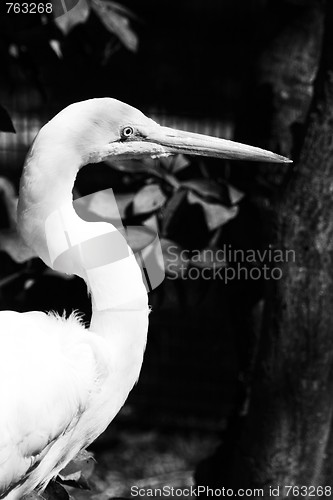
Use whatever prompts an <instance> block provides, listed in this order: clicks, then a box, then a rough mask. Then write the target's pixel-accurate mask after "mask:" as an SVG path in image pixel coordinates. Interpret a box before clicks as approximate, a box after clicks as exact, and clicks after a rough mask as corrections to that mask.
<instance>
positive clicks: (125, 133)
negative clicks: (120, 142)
mask: <svg viewBox="0 0 333 500" xmlns="http://www.w3.org/2000/svg"><path fill="white" fill-rule="evenodd" d="M133 134H134V130H133V128H132V127H124V128H123V130H122V131H121V136H122V138H123V139H127V138H128V137H131V135H133Z"/></svg>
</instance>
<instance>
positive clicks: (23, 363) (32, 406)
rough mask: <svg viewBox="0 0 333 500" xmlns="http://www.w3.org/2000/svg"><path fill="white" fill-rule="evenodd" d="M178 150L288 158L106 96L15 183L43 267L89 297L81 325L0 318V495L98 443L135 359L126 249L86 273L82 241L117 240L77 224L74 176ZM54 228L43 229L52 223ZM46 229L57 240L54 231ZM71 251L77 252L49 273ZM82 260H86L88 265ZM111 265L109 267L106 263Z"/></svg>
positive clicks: (143, 329)
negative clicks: (74, 279)
mask: <svg viewBox="0 0 333 500" xmlns="http://www.w3.org/2000/svg"><path fill="white" fill-rule="evenodd" d="M177 152H184V153H190V154H204V155H206V156H216V157H227V158H253V159H257V160H267V161H287V160H286V159H285V158H282V157H279V156H277V155H274V154H273V153H270V152H267V151H263V150H260V149H258V148H251V147H250V146H243V145H240V144H237V143H233V142H230V141H224V140H223V139H215V138H210V137H207V136H201V135H198V134H187V133H184V132H181V131H174V130H172V129H168V128H166V127H160V126H159V125H158V124H156V123H155V122H153V121H152V120H150V119H149V118H147V117H146V116H144V115H143V114H142V113H141V112H140V111H138V110H136V109H135V108H132V107H131V106H128V105H126V104H124V103H121V102H119V101H116V100H114V99H109V98H105V99H93V100H90V101H84V102H81V103H76V104H73V105H71V106H69V107H68V108H66V109H65V110H63V111H62V112H60V113H59V114H58V115H57V116H56V117H55V118H53V120H51V121H50V122H49V123H48V124H46V125H45V126H44V127H43V128H42V130H41V131H40V133H39V134H38V136H37V138H36V139H35V141H34V144H33V146H32V148H31V151H30V153H29V155H28V157H27V160H26V163H25V166H24V171H23V175H22V179H21V185H20V196H19V206H18V229H19V232H20V234H21V236H22V238H23V240H24V241H25V243H26V244H27V245H28V246H29V247H30V248H31V249H32V250H33V251H35V252H36V253H37V254H38V255H39V256H40V257H41V258H42V259H43V260H44V262H45V263H46V264H47V265H49V266H51V267H52V266H53V267H54V266H55V267H57V266H58V267H57V269H58V270H61V271H64V272H67V273H73V274H77V275H78V276H81V277H82V278H83V279H84V280H85V281H86V283H87V286H88V288H89V291H90V293H91V298H92V309H93V314H92V321H91V325H90V328H89V329H87V328H85V327H84V326H83V325H82V324H81V323H80V319H79V318H78V317H77V316H75V314H72V315H71V316H70V318H69V319H67V320H65V319H64V318H61V317H57V316H55V315H53V314H45V313H42V312H30V313H22V314H20V313H16V312H11V311H2V312H0V322H1V334H0V401H1V409H0V498H4V499H7V500H18V499H19V498H22V496H24V495H26V494H28V493H30V492H31V491H32V490H33V489H35V488H37V489H40V490H43V488H45V487H46V486H47V484H48V482H49V481H50V480H51V479H52V478H54V477H55V476H56V475H57V474H58V473H59V471H60V470H61V469H62V468H63V467H64V466H65V465H66V464H67V463H68V462H69V461H70V460H71V459H73V458H74V457H75V455H76V454H77V453H78V452H79V451H80V450H82V449H84V448H85V447H86V446H88V445H89V444H90V443H91V442H92V441H93V440H94V439H96V437H97V436H98V435H99V434H101V433H102V432H103V431H104V430H105V428H106V427H107V425H108V424H109V423H110V421H111V420H112V419H113V418H114V416H115V415H116V414H117V412H118V411H119V409H120V408H121V406H122V405H123V404H124V402H125V400H126V398H127V396H128V393H129V391H130V390H131V389H132V387H133V385H134V384H135V382H136V380H137V378H138V376H139V372H140V368H141V364H142V359H143V353H144V348H145V345H146V337H147V329H148V314H149V309H148V301H147V293H146V290H145V287H144V284H143V281H142V275H141V270H140V268H139V266H138V265H137V262H136V259H135V257H134V255H133V253H132V252H131V250H130V249H129V248H128V247H127V243H126V242H125V240H124V241H123V244H124V245H125V246H126V248H127V249H128V255H127V256H125V257H124V258H123V259H121V260H118V261H116V262H111V263H109V264H105V263H103V265H101V263H100V261H99V256H98V254H97V255H94V256H93V257H94V258H95V265H94V266H93V267H91V265H90V267H89V266H87V264H86V262H87V258H86V257H87V255H85V251H86V250H85V247H84V242H85V241H88V240H90V239H93V238H96V237H97V236H98V235H100V234H108V233H114V232H115V231H116V229H115V228H114V227H113V226H112V225H110V224H106V223H89V222H85V221H83V220H81V219H80V218H79V217H78V216H77V214H76V213H75V211H74V209H73V206H72V188H73V184H74V181H75V177H76V175H77V172H78V170H79V169H80V168H81V167H82V166H83V165H84V164H86V163H95V162H98V161H101V160H103V159H104V158H106V157H108V156H111V155H112V156H114V157H118V159H121V158H131V157H137V156H147V155H149V156H155V157H156V156H162V155H168V154H174V153H177ZM52 218H54V220H61V221H62V222H61V224H60V226H59V224H58V223H57V224H58V226H59V227H60V229H59V227H58V226H57V224H56V223H55V226H54V227H53V226H52V227H51V230H50V227H49V222H50V220H51V221H52V220H53V219H52ZM53 229H54V231H53ZM62 232H63V234H64V235H66V241H67V243H68V246H69V247H70V246H71V245H78V246H79V249H80V250H79V252H78V253H71V252H69V253H68V255H67V258H66V259H65V260H63V261H62V264H61V265H60V269H59V263H58V264H55V256H57V254H59V251H60V252H61V251H64V244H63V243H61V241H60V240H61V239H62V237H63V234H62ZM91 257H92V256H91V255H90V256H89V262H90V264H91ZM111 260H112V259H111Z"/></svg>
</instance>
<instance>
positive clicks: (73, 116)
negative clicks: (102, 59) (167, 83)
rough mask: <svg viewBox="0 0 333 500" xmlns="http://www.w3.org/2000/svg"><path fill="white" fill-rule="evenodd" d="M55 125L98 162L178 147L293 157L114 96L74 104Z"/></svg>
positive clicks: (220, 154)
mask: <svg viewBox="0 0 333 500" xmlns="http://www.w3.org/2000/svg"><path fill="white" fill-rule="evenodd" d="M53 126H54V127H56V130H57V135H58V137H59V140H61V144H62V145H64V144H66V141H67V142H68V145H69V144H70V147H71V148H75V150H76V152H77V153H78V154H79V155H80V157H81V163H82V164H87V163H98V162H100V161H103V160H105V159H106V158H108V157H112V159H113V160H117V159H119V160H123V159H131V158H140V157H147V156H148V157H149V156H150V157H155V158H158V157H161V156H168V155H172V154H177V153H183V154H190V155H201V156H211V157H216V158H226V159H238V160H255V161H270V162H284V163H285V162H290V160H288V159H287V158H285V157H283V156H280V155H277V154H274V153H272V152H270V151H266V150H263V149H260V148H256V147H253V146H248V145H245V144H240V143H237V142H234V141H229V140H226V139H220V138H216V137H211V136H207V135H203V134H196V133H191V132H185V131H182V130H177V129H173V128H169V127H163V126H160V125H159V124H158V123H156V122H155V121H154V120H152V119H150V118H148V117H147V116H145V115H144V114H143V113H142V112H141V111H139V110H137V109H136V108H133V107H132V106H129V105H128V104H125V103H123V102H120V101H117V100H116V99H111V98H99V99H90V100H88V101H83V102H78V103H75V104H72V105H70V106H68V107H67V108H65V109H64V110H63V111H61V112H60V113H59V114H58V115H57V116H55V117H54V118H53V119H52V120H51V121H50V122H49V124H47V125H46V127H44V128H45V129H46V131H48V130H47V129H48V128H50V127H53ZM59 134H60V136H59Z"/></svg>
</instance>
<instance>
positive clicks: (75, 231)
mask: <svg viewBox="0 0 333 500" xmlns="http://www.w3.org/2000/svg"><path fill="white" fill-rule="evenodd" d="M50 158H51V160H50ZM44 160H45V162H44V161H43V158H41V157H40V156H39V157H38V161H35V158H34V154H31V155H30V157H29V158H28V159H27V161H26V164H25V167H24V172H23V176H22V179H21V185H20V198H19V207H18V227H19V231H20V233H21V235H22V237H23V239H24V240H25V242H26V243H27V244H28V245H29V246H30V247H31V248H32V249H34V250H35V251H36V252H37V253H38V255H40V257H41V258H42V260H43V261H44V262H45V263H46V264H47V265H48V266H50V267H53V268H56V269H57V270H59V271H63V272H66V273H72V274H77V275H78V276H80V277H82V278H83V279H84V280H85V281H86V284H87V287H88V289H89V291H90V293H91V298H92V308H93V316H92V321H91V329H93V331H95V332H96V333H99V334H100V335H103V336H108V335H109V334H110V332H113V334H114V332H115V328H116V330H117V331H118V332H119V331H120V332H121V331H123V332H124V334H125V332H131V331H132V330H136V331H137V330H138V327H140V325H142V328H143V330H145V332H146V331H147V316H148V299H147V292H146V289H145V286H144V284H143V280H142V274H141V270H140V268H139V266H138V264H137V262H136V259H135V256H134V255H133V253H132V251H131V249H130V248H129V247H128V245H127V243H126V242H125V240H124V239H123V237H122V236H121V235H120V233H119V232H118V231H117V229H116V228H114V226H112V225H111V224H107V223H104V222H96V223H92V222H86V221H83V220H82V219H80V218H79V217H78V215H77V214H76V212H75V211H74V209H73V205H72V188H73V185H74V182H75V178H76V175H77V172H78V170H79V168H80V166H81V165H80V161H79V159H78V158H77V157H76V156H75V154H69V153H68V152H66V158H59V155H58V156H57V157H56V156H55V155H52V153H51V154H50V153H49V154H48V155H47V156H46V157H45V158H44ZM59 162H60V164H59ZM59 165H60V167H59ZM50 221H51V222H52V223H51V229H50ZM64 235H65V236H64ZM99 235H106V236H108V235H110V237H111V238H112V237H114V236H115V235H117V236H118V242H119V237H120V241H121V240H122V241H123V246H124V249H126V250H127V256H126V257H125V258H122V259H121V260H116V261H115V262H112V255H111V258H110V260H111V262H106V261H105V259H104V261H103V262H101V260H100V252H99V251H97V252H96V255H92V254H91V250H90V249H89V246H88V247H87V246H86V245H85V242H87V241H92V240H94V241H96V239H97V241H98V236H99ZM111 241H112V240H111ZM69 244H70V245H71V246H73V247H75V248H76V250H75V251H68V245H69ZM66 250H67V254H66ZM87 252H88V253H89V255H88V253H87ZM101 253H103V248H101ZM60 254H61V255H65V258H64V259H61V258H60V259H56V261H55V257H56V256H57V255H60ZM94 259H95V260H94ZM87 261H89V266H87V265H86V262H87Z"/></svg>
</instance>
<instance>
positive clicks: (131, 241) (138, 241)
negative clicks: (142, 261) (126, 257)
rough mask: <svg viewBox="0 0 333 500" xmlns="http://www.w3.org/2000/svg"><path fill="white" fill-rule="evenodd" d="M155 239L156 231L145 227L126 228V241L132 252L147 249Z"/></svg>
mask: <svg viewBox="0 0 333 500" xmlns="http://www.w3.org/2000/svg"><path fill="white" fill-rule="evenodd" d="M155 238H156V231H153V230H152V229H150V228H149V227H147V226H127V227H126V240H127V243H128V245H129V246H130V247H131V249H132V250H133V252H134V253H135V252H139V251H140V250H143V249H145V248H147V247H148V246H149V245H150V244H151V243H152V242H153V241H154V239H155Z"/></svg>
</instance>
